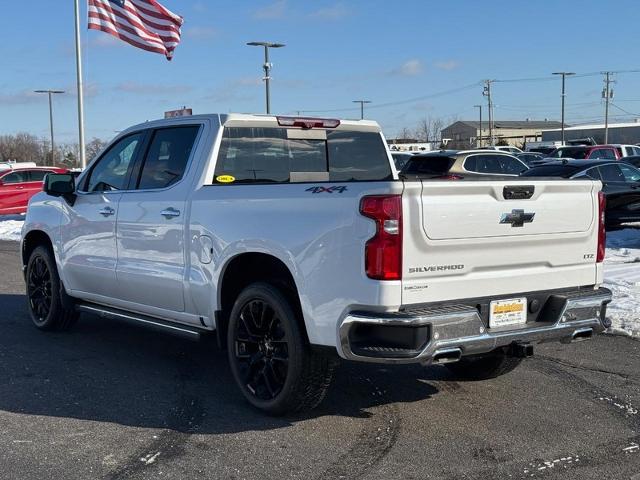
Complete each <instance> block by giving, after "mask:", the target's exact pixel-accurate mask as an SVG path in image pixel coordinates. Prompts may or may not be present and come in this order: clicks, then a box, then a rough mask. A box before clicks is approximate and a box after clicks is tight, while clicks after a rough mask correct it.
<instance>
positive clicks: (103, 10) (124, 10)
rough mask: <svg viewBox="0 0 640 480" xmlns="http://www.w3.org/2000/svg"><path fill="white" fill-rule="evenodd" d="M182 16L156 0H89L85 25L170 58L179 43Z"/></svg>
mask: <svg viewBox="0 0 640 480" xmlns="http://www.w3.org/2000/svg"><path fill="white" fill-rule="evenodd" d="M182 22H183V20H182V17H181V16H179V15H176V14H175V13H172V12H170V11H169V10H167V9H166V8H165V7H163V6H162V5H160V4H159V3H158V2H157V1H156V0H89V28H90V29H93V30H101V31H103V32H106V33H108V34H110V35H113V36H114V37H116V38H119V39H120V40H123V41H125V42H127V43H129V44H131V45H133V46H134V47H138V48H142V49H144V50H148V51H150V52H156V53H162V54H163V55H165V56H166V57H167V60H171V57H172V56H173V51H174V50H175V48H176V47H177V46H178V43H180V27H181V26H182Z"/></svg>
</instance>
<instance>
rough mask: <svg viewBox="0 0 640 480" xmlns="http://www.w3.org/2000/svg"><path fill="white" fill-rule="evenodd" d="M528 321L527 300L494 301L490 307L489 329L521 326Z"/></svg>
mask: <svg viewBox="0 0 640 480" xmlns="http://www.w3.org/2000/svg"><path fill="white" fill-rule="evenodd" d="M526 321H527V298H526V297H525V298H510V299H508V300H494V301H493V302H491V304H490V305H489V328H496V327H506V326H508V325H520V324H522V323H526Z"/></svg>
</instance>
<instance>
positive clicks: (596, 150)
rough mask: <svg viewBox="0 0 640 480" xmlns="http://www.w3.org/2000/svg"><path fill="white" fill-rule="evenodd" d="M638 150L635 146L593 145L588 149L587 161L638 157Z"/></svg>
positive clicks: (639, 150) (639, 152)
mask: <svg viewBox="0 0 640 480" xmlns="http://www.w3.org/2000/svg"><path fill="white" fill-rule="evenodd" d="M639 154H640V148H638V147H637V146H635V145H620V144H612V145H594V146H593V147H591V148H590V149H589V152H588V153H587V156H586V157H585V158H587V159H601V160H620V159H621V158H624V157H629V156H631V155H639Z"/></svg>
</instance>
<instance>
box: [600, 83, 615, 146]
mask: <svg viewBox="0 0 640 480" xmlns="http://www.w3.org/2000/svg"><path fill="white" fill-rule="evenodd" d="M602 73H603V74H604V88H603V89H602V98H604V143H605V144H607V143H609V103H610V102H611V99H612V98H613V89H612V88H611V87H610V85H611V84H612V83H615V81H613V80H611V72H602Z"/></svg>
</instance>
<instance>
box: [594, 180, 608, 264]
mask: <svg viewBox="0 0 640 480" xmlns="http://www.w3.org/2000/svg"><path fill="white" fill-rule="evenodd" d="M606 208H607V198H606V197H605V196H604V193H603V192H598V253H597V255H596V262H597V263H600V262H604V253H605V246H606V243H607V232H606V230H605V228H604V212H605V210H606Z"/></svg>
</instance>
